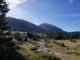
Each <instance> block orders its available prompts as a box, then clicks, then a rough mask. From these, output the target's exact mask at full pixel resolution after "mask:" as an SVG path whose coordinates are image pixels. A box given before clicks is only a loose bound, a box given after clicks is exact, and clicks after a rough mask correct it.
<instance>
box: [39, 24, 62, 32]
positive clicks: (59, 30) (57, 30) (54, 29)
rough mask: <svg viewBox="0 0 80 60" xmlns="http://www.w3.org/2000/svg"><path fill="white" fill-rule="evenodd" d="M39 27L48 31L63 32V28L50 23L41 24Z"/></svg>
mask: <svg viewBox="0 0 80 60" xmlns="http://www.w3.org/2000/svg"><path fill="white" fill-rule="evenodd" d="M39 27H40V28H41V29H43V30H45V31H47V32H63V30H62V29H60V28H58V27H56V26H54V25H51V24H48V23H43V24H40V25H39Z"/></svg>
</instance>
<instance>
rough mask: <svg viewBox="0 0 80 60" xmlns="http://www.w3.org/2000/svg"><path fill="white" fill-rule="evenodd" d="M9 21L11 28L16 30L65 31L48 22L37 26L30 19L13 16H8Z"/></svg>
mask: <svg viewBox="0 0 80 60" xmlns="http://www.w3.org/2000/svg"><path fill="white" fill-rule="evenodd" d="M7 22H8V23H9V25H10V27H11V29H12V30H16V31H35V32H63V30H62V29H60V28H58V27H56V26H54V25H51V24H48V23H43V24H41V25H39V26H37V25H35V24H33V23H30V22H28V21H25V20H22V19H16V18H12V17H7Z"/></svg>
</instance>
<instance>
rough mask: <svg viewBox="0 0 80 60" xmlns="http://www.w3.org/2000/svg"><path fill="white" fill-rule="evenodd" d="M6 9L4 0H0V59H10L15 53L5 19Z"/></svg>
mask: <svg viewBox="0 0 80 60" xmlns="http://www.w3.org/2000/svg"><path fill="white" fill-rule="evenodd" d="M8 11H9V9H8V4H7V3H6V2H5V0H0V60H12V59H13V58H14V57H15V56H14V54H15V53H16V52H15V51H16V49H15V46H16V45H15V43H14V42H13V41H12V37H11V35H10V27H9V25H8V23H7V21H6V20H7V19H6V13H7V12H8ZM14 60H15V59H14Z"/></svg>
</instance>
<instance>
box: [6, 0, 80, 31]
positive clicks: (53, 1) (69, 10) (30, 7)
mask: <svg viewBox="0 0 80 60" xmlns="http://www.w3.org/2000/svg"><path fill="white" fill-rule="evenodd" d="M7 1H9V2H11V4H10V9H11V10H10V12H9V13H8V14H7V16H11V17H15V18H19V19H24V20H26V21H29V22H32V23H34V24H36V25H39V24H41V23H50V24H53V25H55V26H58V27H59V28H61V29H63V30H65V31H80V27H79V26H80V0H13V1H12V0H7Z"/></svg>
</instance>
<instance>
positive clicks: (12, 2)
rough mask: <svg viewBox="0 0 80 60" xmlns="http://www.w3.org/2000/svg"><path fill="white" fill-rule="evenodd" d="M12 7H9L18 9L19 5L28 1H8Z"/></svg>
mask: <svg viewBox="0 0 80 60" xmlns="http://www.w3.org/2000/svg"><path fill="white" fill-rule="evenodd" d="M6 1H7V2H8V3H9V4H10V5H9V7H10V8H12V7H16V6H17V5H18V4H21V3H23V2H25V1H27V0H6Z"/></svg>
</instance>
